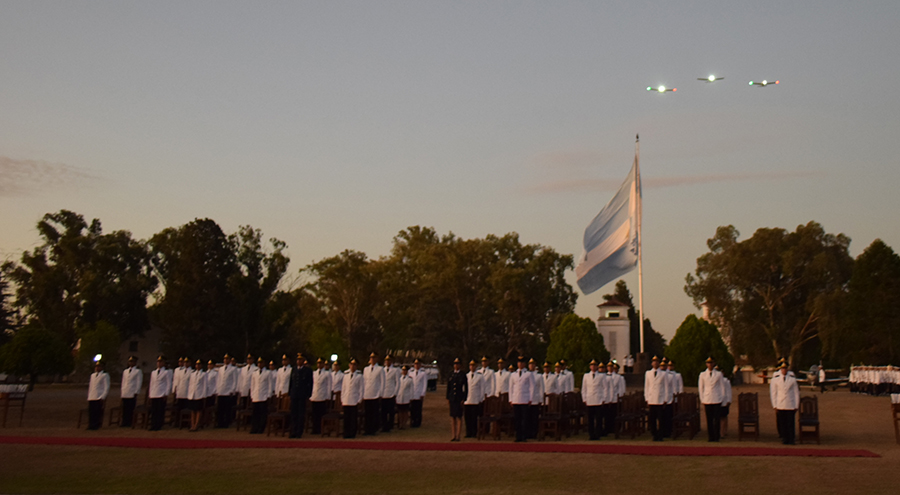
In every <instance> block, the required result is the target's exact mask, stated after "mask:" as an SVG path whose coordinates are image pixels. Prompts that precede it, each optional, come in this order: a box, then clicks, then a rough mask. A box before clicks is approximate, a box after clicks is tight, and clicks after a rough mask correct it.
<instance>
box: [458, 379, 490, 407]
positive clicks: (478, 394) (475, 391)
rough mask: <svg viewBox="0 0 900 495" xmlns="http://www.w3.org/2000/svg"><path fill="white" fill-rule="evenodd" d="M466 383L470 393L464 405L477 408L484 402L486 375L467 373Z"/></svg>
mask: <svg viewBox="0 0 900 495" xmlns="http://www.w3.org/2000/svg"><path fill="white" fill-rule="evenodd" d="M466 383H467V384H468V386H469V393H468V394H467V395H466V400H465V402H463V404H465V405H467V406H477V405H478V404H481V403H482V402H484V386H485V384H486V383H485V379H484V375H483V374H482V373H481V372H479V371H470V372H468V373H466Z"/></svg>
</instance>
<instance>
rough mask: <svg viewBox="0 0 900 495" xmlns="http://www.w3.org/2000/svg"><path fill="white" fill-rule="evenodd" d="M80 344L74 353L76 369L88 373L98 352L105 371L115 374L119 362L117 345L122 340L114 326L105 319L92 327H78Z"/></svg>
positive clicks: (92, 368)
mask: <svg viewBox="0 0 900 495" xmlns="http://www.w3.org/2000/svg"><path fill="white" fill-rule="evenodd" d="M78 333H79V336H80V341H81V345H80V346H79V347H78V354H77V355H76V363H75V367H76V369H78V370H80V371H81V372H83V373H88V374H90V373H91V372H92V371H94V356H96V355H97V354H100V355H101V356H102V359H103V361H105V362H106V372H107V373H109V374H110V375H115V374H116V372H117V371H120V370H119V368H118V362H119V345H120V344H121V343H122V340H121V338H120V336H119V331H118V330H117V329H116V327H114V326H112V325H110V324H109V323H107V322H105V321H101V322H99V323H97V324H96V325H95V326H94V327H92V328H84V329H80V331H79V332H78Z"/></svg>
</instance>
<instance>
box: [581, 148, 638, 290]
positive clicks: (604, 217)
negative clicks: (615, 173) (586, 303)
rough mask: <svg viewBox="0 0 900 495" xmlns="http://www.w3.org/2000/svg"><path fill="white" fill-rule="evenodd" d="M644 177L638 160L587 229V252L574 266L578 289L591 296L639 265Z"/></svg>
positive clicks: (585, 250) (585, 251)
mask: <svg viewBox="0 0 900 495" xmlns="http://www.w3.org/2000/svg"><path fill="white" fill-rule="evenodd" d="M640 202H641V178H640V175H639V173H638V170H637V159H635V163H634V165H632V167H631V173H629V174H628V177H627V178H626V179H625V182H623V183H622V185H621V187H619V190H618V191H617V192H616V195H615V196H613V198H612V199H611V200H609V203H607V204H606V206H604V207H603V209H602V210H600V213H598V214H597V216H596V217H594V219H593V220H592V221H591V223H590V224H588V226H587V228H586V229H584V251H583V252H582V254H581V258H580V259H579V260H578V266H577V267H575V275H576V276H577V277H578V287H579V288H580V289H581V292H583V293H584V294H585V295H587V294H590V293H592V292H594V291H596V290H597V289H599V288H601V287H603V286H604V285H606V284H608V283H609V282H612V281H613V280H615V279H617V278H619V277H621V276H622V275H625V274H626V273H628V272H630V271H631V270H633V269H634V267H635V266H636V265H637V262H638V250H639V249H640V246H639V245H638V215H640Z"/></svg>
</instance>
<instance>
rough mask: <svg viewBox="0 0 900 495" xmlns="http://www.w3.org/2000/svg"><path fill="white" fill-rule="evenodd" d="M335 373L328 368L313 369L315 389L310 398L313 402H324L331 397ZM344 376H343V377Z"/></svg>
mask: <svg viewBox="0 0 900 495" xmlns="http://www.w3.org/2000/svg"><path fill="white" fill-rule="evenodd" d="M332 375H333V373H332V372H331V371H328V370H326V369H321V370H315V371H313V389H312V395H310V396H309V400H310V401H312V402H324V401H327V400H330V399H331V390H332V386H331V377H332ZM341 378H343V377H341Z"/></svg>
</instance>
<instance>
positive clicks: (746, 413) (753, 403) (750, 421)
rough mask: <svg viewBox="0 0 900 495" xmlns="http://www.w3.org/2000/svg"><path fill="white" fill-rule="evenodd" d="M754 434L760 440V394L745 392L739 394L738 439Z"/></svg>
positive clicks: (754, 437) (755, 438)
mask: <svg viewBox="0 0 900 495" xmlns="http://www.w3.org/2000/svg"><path fill="white" fill-rule="evenodd" d="M744 435H747V436H750V435H753V439H754V440H756V441H759V394H758V393H756V392H753V393H750V392H745V393H742V394H740V395H738V441H741V440H743V439H744Z"/></svg>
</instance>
